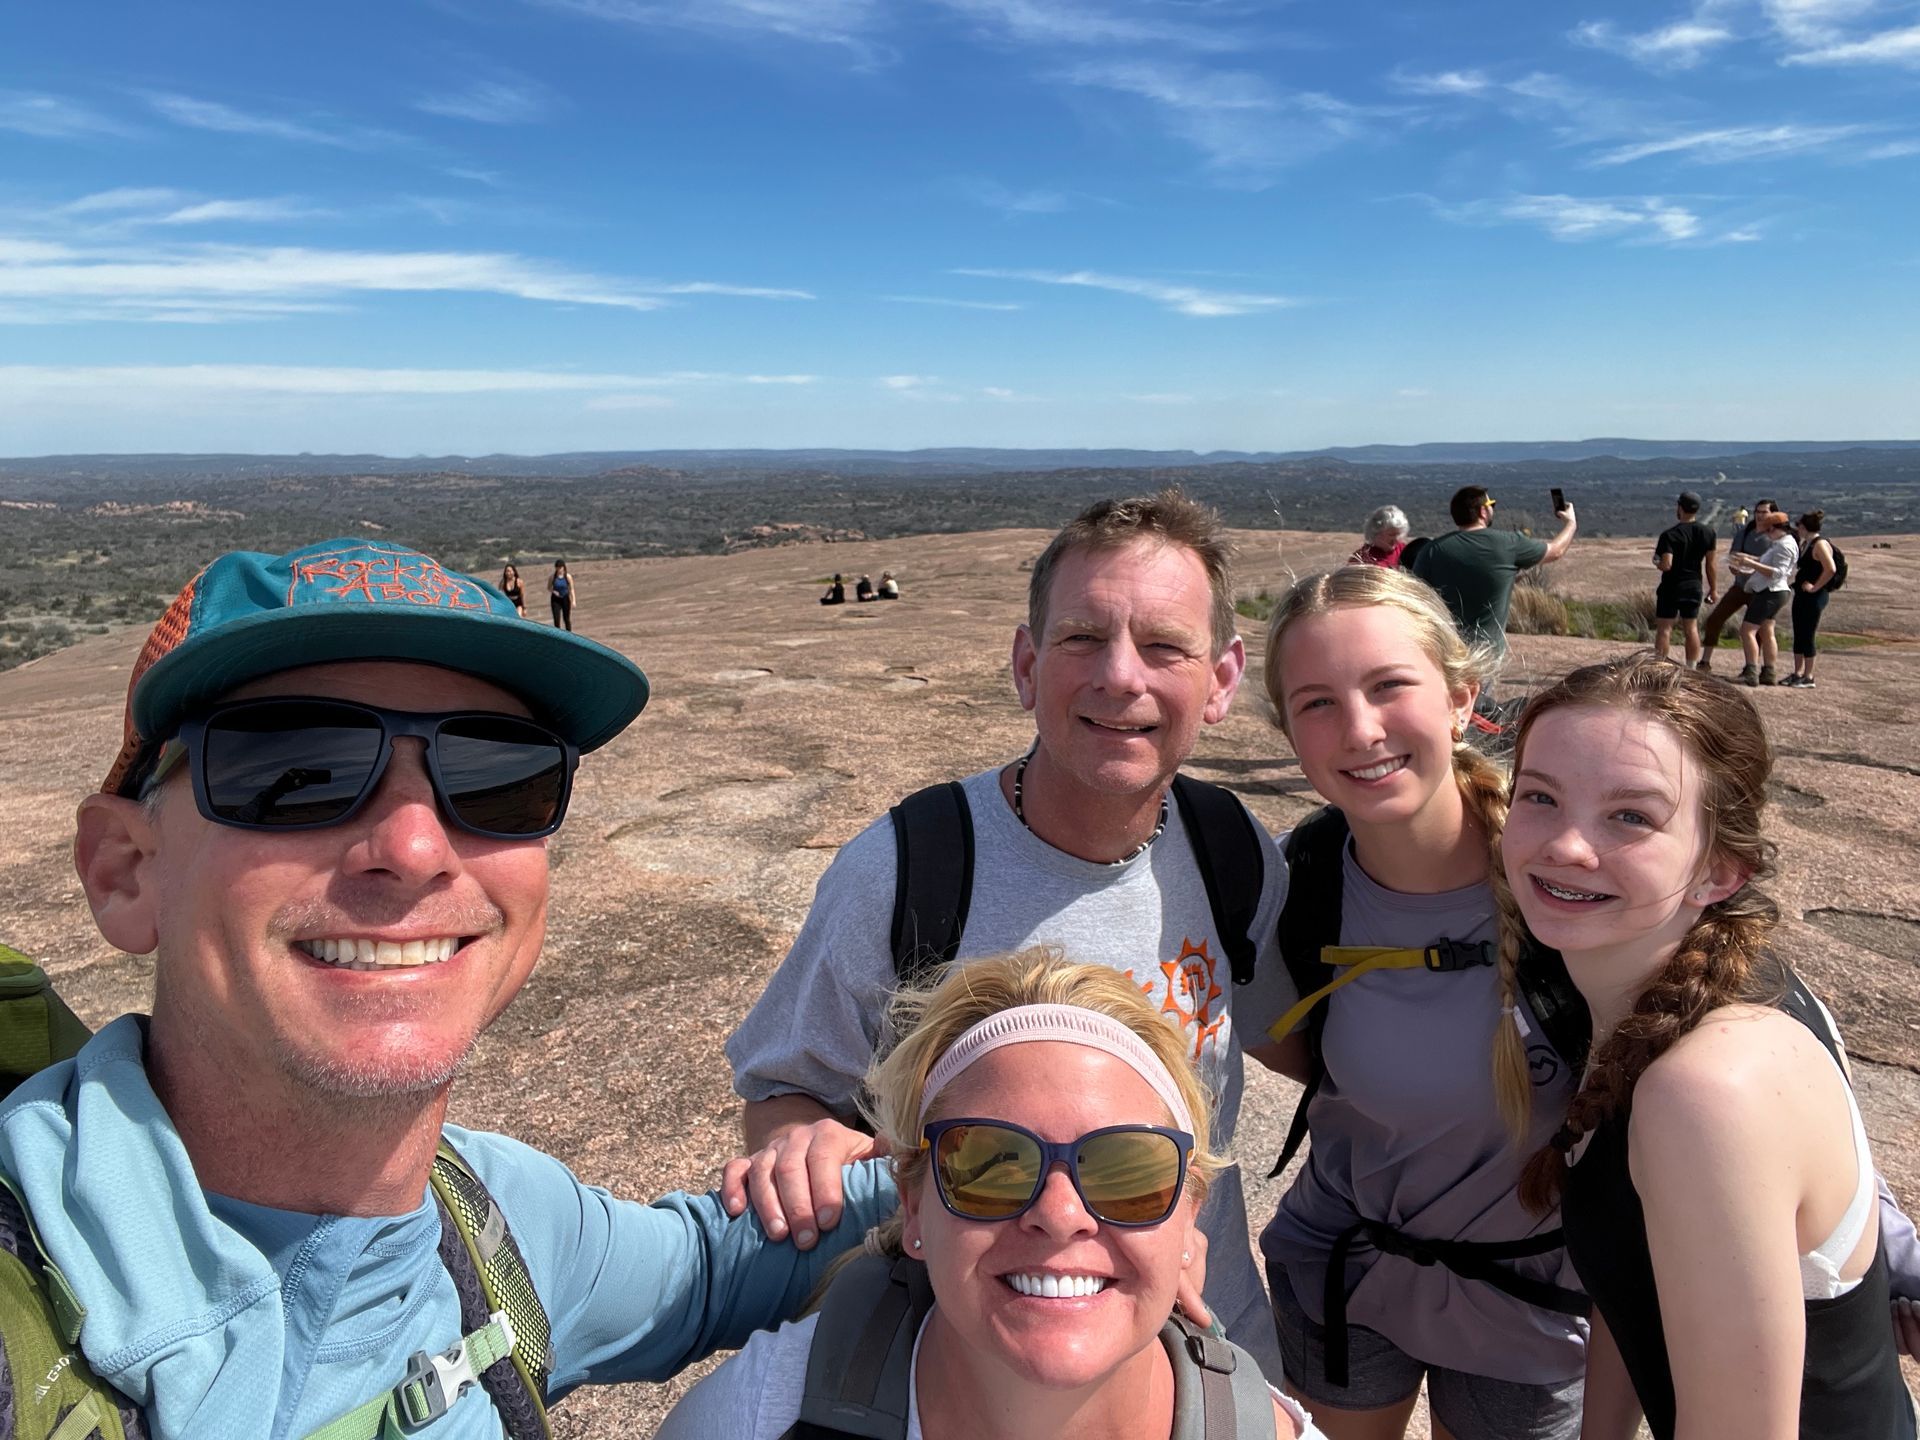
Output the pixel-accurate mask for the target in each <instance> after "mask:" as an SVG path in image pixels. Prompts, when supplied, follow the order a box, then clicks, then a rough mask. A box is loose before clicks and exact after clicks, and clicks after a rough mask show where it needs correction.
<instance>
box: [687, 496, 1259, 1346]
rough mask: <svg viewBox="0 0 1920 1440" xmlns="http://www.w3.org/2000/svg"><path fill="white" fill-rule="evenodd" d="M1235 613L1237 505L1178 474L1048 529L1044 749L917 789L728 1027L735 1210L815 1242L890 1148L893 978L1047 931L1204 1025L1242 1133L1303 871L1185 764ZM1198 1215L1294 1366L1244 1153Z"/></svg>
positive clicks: (1038, 721)
mask: <svg viewBox="0 0 1920 1440" xmlns="http://www.w3.org/2000/svg"><path fill="white" fill-rule="evenodd" d="M1235 621H1236V617H1235V615H1234V610H1233V582H1232V575H1231V573H1230V566H1229V559H1228V550H1227V541H1226V537H1225V534H1224V532H1223V531H1222V529H1221V526H1220V521H1219V517H1218V516H1217V515H1216V514H1214V512H1213V511H1211V510H1209V509H1207V508H1206V507H1204V506H1202V505H1200V504H1198V503H1196V502H1195V501H1193V500H1191V499H1189V498H1188V497H1187V496H1186V495H1184V494H1182V493H1181V492H1179V491H1178V490H1166V491H1162V492H1160V493H1159V494H1157V495H1151V496H1143V497H1136V498H1134V499H1128V500H1102V501H1100V502H1098V503H1097V504H1095V505H1092V506H1090V507H1089V508H1088V509H1086V510H1084V511H1082V512H1081V514H1080V515H1079V516H1078V517H1076V518H1075V519H1074V520H1073V521H1072V522H1071V523H1069V524H1068V525H1067V526H1066V527H1065V528H1063V529H1062V530H1061V531H1060V533H1059V534H1058V535H1056V536H1054V538H1053V540H1052V542H1051V543H1049V544H1048V546H1047V548H1046V550H1045V551H1044V552H1042V554H1041V555H1040V558H1039V559H1038V560H1036V561H1035V562H1034V565H1033V573H1032V575H1031V576H1030V578H1029V584H1028V591H1027V623H1026V624H1024V625H1022V626H1020V627H1019V629H1018V630H1017V631H1016V632H1015V634H1014V637H1013V681H1014V686H1015V689H1016V690H1017V691H1018V693H1019V697H1020V704H1021V706H1022V708H1024V709H1026V710H1028V711H1029V712H1031V713H1032V715H1033V719H1034V731H1035V734H1034V740H1033V744H1032V746H1031V747H1030V748H1029V749H1028V751H1027V753H1026V754H1024V755H1022V756H1020V757H1019V758H1018V759H1016V760H1014V761H1013V762H1012V763H1010V764H1006V765H997V766H995V767H993V768H992V769H989V770H984V771H981V772H979V773H978V774H975V775H971V776H968V777H967V778H966V779H964V780H961V781H957V782H953V783H951V784H946V785H936V786H931V787H929V788H928V789H926V790H923V791H921V792H919V793H918V794H915V795H912V796H909V797H907V799H905V800H903V801H902V802H901V803H900V804H899V805H897V806H895V807H894V809H893V810H892V811H891V812H890V813H889V814H887V815H884V816H882V817H881V818H880V819H879V820H877V821H875V822H874V823H873V824H872V825H869V826H868V827H867V828H866V829H865V830H863V831H861V833H860V834H858V835H856V836H855V837H854V838H853V839H852V840H850V841H849V842H848V843H847V844H846V845H844V846H842V847H841V850H840V853H839V854H838V855H837V856H835V857H834V861H833V864H832V865H830V866H829V867H828V868H827V871H826V873H825V874H824V875H822V876H821V878H820V883H819V886H818V887H817V888H816V890H815V891H814V897H813V907H812V909H811V910H810V911H809V912H808V914H807V920H806V924H805V925H804V926H803V927H802V928H801V931H800V934H799V936H798V938H796V939H795V940H794V942H793V948H792V949H791V950H789V951H788V952H787V957H786V959H785V960H784V961H783V962H782V963H781V965H780V968H779V969H778V970H776V971H775V972H774V975H773V978H772V979H771V980H770V981H769V982H768V983H767V988H766V989H765V991H764V992H762V994H761V996H760V999H759V1001H758V1002H757V1003H756V1004H755V1005H754V1007H753V1010H752V1011H751V1012H750V1013H749V1014H748V1015H747V1017H746V1019H745V1020H744V1021H743V1022H742V1023H741V1025H740V1028H739V1029H738V1030H737V1031H735V1032H734V1034H733V1037H732V1039H730V1040H729V1041H728V1042H727V1058H728V1059H729V1060H730V1061H732V1063H733V1083H734V1088H735V1089H736V1090H737V1091H739V1093H740V1095H741V1097H742V1099H744V1100H745V1101H746V1108H745V1112H744V1115H743V1122H744V1126H745V1131H746V1139H747V1149H748V1150H751V1151H763V1150H764V1152H765V1153H763V1154H761V1155H760V1156H759V1157H758V1158H757V1159H756V1160H755V1161H754V1162H753V1164H752V1165H751V1166H747V1165H746V1164H745V1163H744V1162H735V1164H734V1165H733V1166H730V1167H729V1170H728V1174H727V1178H726V1183H725V1185H724V1187H723V1191H722V1194H723V1196H724V1198H725V1199H726V1200H727V1201H728V1202H729V1203H730V1204H741V1203H745V1200H746V1198H747V1197H748V1196H749V1195H751V1198H752V1202H753V1204H754V1206H755V1207H756V1208H757V1209H758V1210H759V1211H760V1214H761V1217H762V1218H763V1219H764V1220H766V1222H767V1223H768V1225H769V1228H771V1229H772V1230H773V1232H774V1233H776V1234H778V1233H782V1231H783V1229H784V1228H785V1227H788V1226H790V1227H791V1228H792V1229H793V1230H794V1231H795V1232H796V1233H797V1234H798V1235H799V1238H800V1243H802V1244H805V1243H807V1239H808V1237H810V1236H811V1234H812V1233H813V1231H814V1230H815V1229H817V1228H818V1222H819V1217H820V1215H821V1212H822V1210H823V1209H824V1210H825V1211H826V1212H828V1213H833V1212H835V1211H837V1209H838V1203H839V1202H838V1197H837V1194H836V1193H835V1191H836V1186H835V1184H834V1180H833V1177H835V1176H837V1175H838V1173H839V1168H840V1165H841V1163H842V1162H843V1161H845V1160H847V1159H852V1158H857V1157H862V1156H865V1155H867V1154H868V1153H869V1152H870V1150H871V1148H872V1138H871V1137H870V1136H868V1135H865V1134H862V1133H861V1132H860V1131H859V1130H858V1129H857V1128H855V1123H854V1122H855V1104H856V1100H857V1098H858V1095H859V1092H860V1085H861V1082H862V1081H863V1079H864V1078H865V1076H866V1072H867V1066H868V1064H869V1063H870V1062H871V1061H872V1059H873V1056H874V1052H875V1051H876V1049H881V1048H884V1045H885V1042H886V1040H887V1038H888V1037H887V1032H886V1026H885V1022H886V1003H887V996H888V994H889V993H890V992H891V991H892V990H893V989H894V987H895V986H896V985H897V984H898V983H899V982H900V980H901V979H903V978H907V977H911V976H914V975H916V974H918V973H920V971H921V970H922V969H923V968H925V967H927V966H937V965H939V964H941V963H944V962H946V961H949V960H953V959H965V958H967V957H969V956H978V955H992V954H999V953H1002V952H1005V951H1008V950H1017V949H1021V948H1023V947H1025V946H1029V945H1038V944H1055V945H1059V946H1060V947H1062V948H1063V949H1065V950H1066V951H1067V952H1068V953H1070V954H1071V953H1075V952H1084V953H1085V954H1087V955H1088V956H1090V957H1094V956H1097V957H1098V958H1099V959H1101V960H1102V961H1104V962H1105V963H1107V964H1110V965H1112V966H1113V967H1114V968H1115V969H1117V970H1121V971H1123V972H1125V973H1127V974H1129V975H1131V976H1132V977H1133V981H1134V983H1135V984H1136V985H1138V986H1140V987H1141V988H1142V989H1143V990H1145V991H1146V992H1147V993H1148V994H1149V996H1150V997H1151V998H1152V1000H1153V1002H1154V1004H1155V1005H1157V1006H1159V1007H1160V1012H1161V1014H1163V1015H1164V1016H1166V1017H1167V1019H1168V1021H1169V1022H1170V1023H1173V1024H1176V1025H1177V1026H1178V1028H1179V1033H1180V1034H1181V1035H1182V1036H1184V1037H1185V1043H1186V1044H1187V1046H1188V1047H1189V1048H1190V1049H1191V1051H1192V1053H1193V1054H1194V1055H1195V1057H1196V1063H1197V1064H1198V1066H1199V1069H1200V1073H1201V1074H1202V1076H1204V1077H1205V1079H1206V1081H1207V1085H1208V1088H1209V1089H1210V1090H1211V1091H1212V1093H1213V1096H1214V1103H1215V1104H1216V1105H1217V1107H1218V1108H1217V1111H1216V1116H1215V1128H1216V1131H1217V1134H1218V1136H1219V1138H1220V1143H1221V1145H1222V1146H1223V1147H1224V1146H1225V1145H1226V1144H1227V1143H1229V1142H1230V1140H1231V1138H1232V1136H1233V1128H1234V1121H1235V1120H1236V1119H1237V1118H1238V1114H1239V1109H1240V1093H1241V1084H1242V1075H1241V1059H1240V1047H1239V1045H1238V1044H1237V1043H1236V1040H1235V1032H1236V1031H1237V1030H1239V1029H1240V1028H1241V1027H1242V1026H1243V1025H1251V1026H1252V1027H1253V1033H1255V1034H1258V1033H1260V1031H1261V1030H1262V1029H1264V1028H1265V1026H1266V1025H1267V1024H1270V1023H1271V1022H1272V1021H1273V1020H1274V1019H1275V1018H1276V1016H1277V1015H1278V1011H1275V1013H1274V1014H1273V1015H1264V1016H1263V1015H1261V1014H1259V1013H1257V1012H1256V1013H1253V1014H1251V1015H1249V1014H1248V1013H1247V1011H1246V1010H1245V1008H1244V1007H1245V1006H1246V1004H1247V1000H1246V991H1245V988H1244V987H1243V986H1239V985H1236V984H1235V983H1234V977H1236V976H1239V975H1244V974H1248V973H1251V972H1252V971H1254V970H1257V969H1259V968H1262V967H1265V968H1266V969H1268V970H1269V971H1271V970H1274V969H1277V968H1278V966H1279V964H1280V960H1279V952H1278V942H1277V938H1276V934H1275V928H1274V927H1275V924H1276V922H1277V921H1278V919H1279V913H1280V902H1281V898H1282V896H1283V895H1284V893H1285V888H1286V875H1285V872H1284V870H1283V868H1282V867H1281V866H1280V865H1279V864H1278V863H1277V862H1276V861H1273V860H1272V859H1271V850H1272V846H1271V843H1270V842H1269V841H1268V839H1267V836H1266V832H1265V831H1264V830H1262V829H1261V828H1260V826H1259V824H1258V822H1257V821H1255V820H1254V818H1253V817H1252V816H1251V815H1250V814H1248V812H1247V809H1246V807H1245V806H1244V805H1243V804H1241V802H1240V800H1239V799H1238V797H1236V796H1234V795H1233V794H1232V793H1230V792H1228V791H1226V790H1223V789H1221V788H1220V787H1217V786H1212V785H1207V784H1204V783H1202V782H1199V781H1195V780H1192V779H1189V778H1188V777H1186V776H1182V775H1179V768H1180V766H1181V765H1183V764H1184V763H1185V762H1186V759H1187V756H1188V755H1189V754H1190V753H1191V752H1192V750H1193V746H1194V742H1195V740H1196V739H1197V738H1198V736H1199V733H1200V730H1201V728H1202V727H1203V726H1207V725H1214V724H1218V723H1219V722H1220V721H1221V720H1224V719H1225V718H1226V715H1227V710H1228V707H1229V706H1230V705H1231V704H1232V703H1233V697H1234V692H1235V691H1236V690H1237V689H1238V688H1239V685H1240V676H1241V672H1242V670H1243V668H1244V667H1245V664H1246V651H1245V649H1244V647H1243V646H1242V644H1241V641H1240V636H1239V633H1238V631H1237V629H1236V628H1235ZM903 854H904V855H905V857H906V859H905V863H904V864H903V863H902V861H901V858H900V857H901V856H902V855H903ZM1216 900H1217V904H1216V903H1215V901H1216ZM1274 1003H1277V1004H1279V1006H1280V1008H1281V1009H1284V1008H1285V1006H1286V1004H1287V1003H1288V1002H1287V1001H1286V1000H1285V999H1284V998H1283V997H1280V996H1276V997H1275V1001H1274ZM1201 1225H1202V1227H1203V1228H1204V1229H1205V1230H1206V1232H1207V1234H1208V1236H1209V1237H1210V1238H1211V1241H1212V1246H1211V1252H1210V1254H1209V1255H1208V1257H1207V1304H1208V1306H1209V1307H1210V1308H1211V1309H1212V1310H1213V1312H1214V1313H1215V1314H1216V1315H1217V1316H1218V1317H1219V1319H1220V1320H1221V1321H1222V1322H1223V1323H1224V1324H1225V1326H1226V1328H1227V1334H1228V1337H1229V1338H1231V1339H1232V1340H1234V1341H1235V1342H1236V1343H1238V1344H1240V1345H1242V1346H1244V1347H1245V1348H1246V1349H1248V1350H1250V1351H1252V1352H1253V1353H1254V1354H1255V1355H1257V1356H1259V1357H1260V1359H1261V1363H1262V1365H1263V1367H1264V1368H1265V1369H1266V1372H1267V1374H1268V1375H1269V1376H1270V1377H1272V1378H1275V1379H1277V1378H1278V1376H1279V1354H1278V1351H1277V1350H1276V1349H1275V1347H1274V1338H1273V1325H1272V1321H1271V1319H1270V1317H1269V1315H1268V1311H1267V1302H1266V1295H1265V1292H1264V1291H1263V1290H1262V1288H1261V1285H1260V1273H1259V1271H1258V1269H1257V1268H1256V1267H1255V1265H1254V1260H1253V1254H1252V1251H1251V1249H1250V1247H1249V1245H1248V1243H1247V1221H1246V1212H1245V1202H1244V1200H1243V1199H1242V1195H1241V1188H1240V1176H1239V1172H1238V1171H1237V1170H1235V1169H1233V1168H1229V1169H1227V1170H1225V1171H1224V1172H1222V1173H1221V1175H1220V1176H1219V1177H1218V1178H1217V1179H1216V1181H1215V1183H1214V1185H1213V1187H1212V1191H1211V1193H1210V1194H1209V1196H1208V1198H1207V1204H1206V1207H1205V1209H1204V1210H1203V1211H1202V1213H1201ZM799 1232H804V1234H801V1233H799Z"/></svg>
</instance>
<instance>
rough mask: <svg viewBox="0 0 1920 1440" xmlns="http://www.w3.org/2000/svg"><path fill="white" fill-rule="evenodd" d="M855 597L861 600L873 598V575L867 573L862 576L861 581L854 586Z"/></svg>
mask: <svg viewBox="0 0 1920 1440" xmlns="http://www.w3.org/2000/svg"><path fill="white" fill-rule="evenodd" d="M853 598H854V599H856V600H861V601H866V600H871V599H873V580H872V579H871V577H869V576H866V575H862V576H861V577H860V581H859V583H858V584H856V585H855V586H854V587H853Z"/></svg>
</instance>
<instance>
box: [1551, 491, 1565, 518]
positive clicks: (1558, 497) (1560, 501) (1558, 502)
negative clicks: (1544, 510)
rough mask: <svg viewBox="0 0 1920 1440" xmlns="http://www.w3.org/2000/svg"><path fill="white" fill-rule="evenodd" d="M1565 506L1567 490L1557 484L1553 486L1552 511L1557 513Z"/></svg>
mask: <svg viewBox="0 0 1920 1440" xmlns="http://www.w3.org/2000/svg"><path fill="white" fill-rule="evenodd" d="M1566 508H1567V492H1566V491H1564V490H1562V489H1561V488H1560V487H1559V486H1558V485H1556V486H1554V487H1553V513H1554V514H1556V515H1558V514H1560V513H1561V512H1562V511H1563V510H1565V509H1566Z"/></svg>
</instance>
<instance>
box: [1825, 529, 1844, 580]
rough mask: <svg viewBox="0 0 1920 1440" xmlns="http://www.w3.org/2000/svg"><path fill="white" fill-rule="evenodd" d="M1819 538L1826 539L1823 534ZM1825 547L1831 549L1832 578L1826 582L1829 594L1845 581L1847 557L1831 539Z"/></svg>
mask: <svg viewBox="0 0 1920 1440" xmlns="http://www.w3.org/2000/svg"><path fill="white" fill-rule="evenodd" d="M1821 538H1822V539H1826V537H1825V536H1822V537H1821ZM1827 548H1828V549H1829V550H1831V551H1833V578H1832V579H1831V580H1829V581H1827V584H1826V589H1827V593H1829V594H1831V593H1832V592H1834V591H1835V590H1838V589H1840V588H1841V587H1842V586H1844V585H1845V584H1846V583H1847V557H1846V556H1845V555H1843V554H1842V553H1841V551H1840V547H1839V546H1838V545H1836V544H1834V543H1833V541H1831V540H1828V541H1827Z"/></svg>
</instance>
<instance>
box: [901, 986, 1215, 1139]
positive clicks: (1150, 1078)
mask: <svg viewBox="0 0 1920 1440" xmlns="http://www.w3.org/2000/svg"><path fill="white" fill-rule="evenodd" d="M1029 1040H1060V1041H1064V1042H1065V1043H1067V1044H1069V1045H1085V1046H1086V1047H1087V1048H1089V1049H1091V1050H1100V1051H1104V1052H1105V1053H1106V1054H1108V1055H1111V1056H1113V1058H1114V1059H1116V1060H1118V1061H1120V1062H1121V1063H1122V1064H1124V1065H1126V1066H1127V1067H1128V1068H1130V1069H1131V1070H1133V1072H1134V1073H1135V1074H1137V1075H1138V1076H1139V1077H1140V1078H1141V1079H1142V1080H1144V1081H1146V1082H1147V1084H1149V1085H1151V1086H1152V1087H1153V1093H1154V1094H1156V1095H1158V1096H1159V1097H1160V1099H1161V1100H1162V1102H1164V1103H1165V1105H1166V1107H1167V1110H1168V1112H1169V1113H1170V1114H1171V1115H1172V1116H1173V1123H1174V1126H1175V1127H1176V1128H1177V1129H1180V1130H1184V1131H1186V1132H1187V1133H1188V1134H1189V1135H1191V1134H1192V1133H1193V1112H1192V1111H1191V1110H1189V1109H1188V1108H1187V1102H1186V1101H1185V1100H1184V1099H1182V1098H1181V1095H1180V1087H1179V1086H1178V1085H1176V1084H1174V1081H1173V1072H1172V1071H1170V1070H1168V1069H1167V1067H1166V1065H1165V1064H1164V1063H1163V1062H1162V1061H1161V1059H1160V1057H1159V1056H1158V1055H1156V1054H1154V1053H1153V1047H1151V1046H1150V1045H1148V1044H1147V1042H1146V1041H1144V1040H1142V1039H1141V1038H1140V1037H1139V1036H1138V1035H1136V1034H1134V1033H1133V1031H1131V1030H1129V1029H1128V1028H1127V1027H1126V1026H1125V1025H1122V1024H1121V1023H1120V1022H1119V1021H1118V1020H1115V1019H1114V1018H1112V1017H1111V1016H1109V1015H1102V1014H1101V1013H1100V1012H1099V1011H1098V1010H1083V1009H1081V1008H1080V1007H1079V1006H1078V1005H1017V1006H1015V1007H1014V1008H1013V1009H1011V1010H1002V1011H1001V1012H1000V1013H999V1014H997V1015H989V1016H988V1017H987V1018H986V1019H984V1020H982V1021H980V1022H979V1023H978V1024H977V1025H974V1026H972V1027H971V1028H970V1029H968V1030H967V1031H966V1032H965V1033H963V1034H962V1035H961V1036H960V1038H959V1039H958V1040H955V1041H954V1042H953V1044H952V1046H951V1047H950V1048H949V1049H948V1050H947V1053H946V1054H944V1055H942V1056H941V1057H940V1060H939V1063H938V1064H936V1065H935V1066H934V1067H933V1071H932V1073H931V1074H929V1075H928V1076H927V1086H926V1089H925V1090H924V1091H923V1092H922V1093H921V1096H920V1123H919V1126H918V1127H917V1128H919V1129H921V1130H924V1129H925V1128H926V1125H927V1111H928V1110H930V1109H932V1108H933V1102H934V1100H935V1099H936V1098H938V1096H939V1094H940V1092H941V1091H942V1090H944V1089H946V1088H947V1086H949V1085H951V1084H952V1083H953V1082H954V1081H955V1080H956V1079H957V1078H958V1077H959V1076H960V1075H961V1074H962V1073H963V1072H965V1070H966V1069H967V1067H968V1066H970V1065H972V1064H973V1063H974V1062H975V1061H976V1060H978V1059H980V1058H981V1057H982V1056H984V1055H989V1054H991V1053H992V1052H993V1051H995V1050H998V1049H1000V1048H1001V1047H1002V1046H1005V1045H1019V1044H1023V1043H1024V1042H1026V1041H1029Z"/></svg>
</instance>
